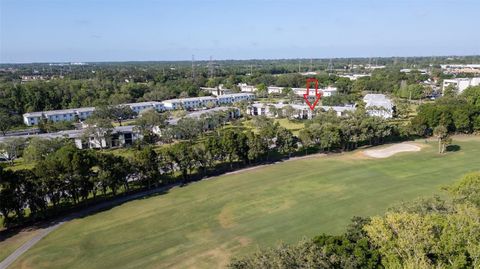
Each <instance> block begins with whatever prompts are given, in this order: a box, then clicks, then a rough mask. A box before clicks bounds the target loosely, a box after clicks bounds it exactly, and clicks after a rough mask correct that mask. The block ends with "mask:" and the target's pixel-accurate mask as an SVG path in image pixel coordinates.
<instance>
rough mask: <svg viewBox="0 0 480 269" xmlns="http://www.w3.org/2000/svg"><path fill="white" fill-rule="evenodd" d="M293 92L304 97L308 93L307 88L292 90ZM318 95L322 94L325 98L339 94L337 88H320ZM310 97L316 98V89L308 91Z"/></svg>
mask: <svg viewBox="0 0 480 269" xmlns="http://www.w3.org/2000/svg"><path fill="white" fill-rule="evenodd" d="M292 90H293V92H294V93H295V94H297V95H300V96H303V95H304V94H306V93H307V89H306V88H292ZM318 93H321V94H322V96H323V97H329V96H332V95H335V94H337V88H336V87H331V86H328V87H326V88H319V89H318ZM308 95H309V96H315V88H313V89H309V91H308Z"/></svg>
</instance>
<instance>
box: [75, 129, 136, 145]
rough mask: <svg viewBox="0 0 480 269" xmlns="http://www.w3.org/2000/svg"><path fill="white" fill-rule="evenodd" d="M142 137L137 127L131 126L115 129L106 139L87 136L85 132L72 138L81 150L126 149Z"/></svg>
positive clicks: (78, 133)
mask: <svg viewBox="0 0 480 269" xmlns="http://www.w3.org/2000/svg"><path fill="white" fill-rule="evenodd" d="M141 137H142V136H141V134H140V133H139V132H138V131H137V130H136V129H135V126H130V125H127V126H117V127H115V128H114V129H113V131H112V133H111V134H110V135H109V136H108V137H107V138H106V139H105V138H102V139H98V138H96V137H95V136H93V135H90V136H86V135H85V134H84V130H82V132H77V133H74V134H72V135H71V136H70V138H71V139H73V140H74V142H75V146H77V148H79V149H89V148H90V149H99V148H110V147H114V148H115V147H125V146H129V145H133V143H134V142H135V141H137V140H138V139H141Z"/></svg>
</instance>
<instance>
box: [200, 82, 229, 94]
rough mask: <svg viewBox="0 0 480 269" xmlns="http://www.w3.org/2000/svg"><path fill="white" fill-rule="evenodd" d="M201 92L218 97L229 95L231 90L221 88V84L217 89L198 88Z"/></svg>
mask: <svg viewBox="0 0 480 269" xmlns="http://www.w3.org/2000/svg"><path fill="white" fill-rule="evenodd" d="M200 89H202V90H203V91H205V92H207V93H209V94H211V95H213V96H220V95H224V94H231V93H233V91H232V90H231V89H226V88H224V87H223V84H220V85H218V86H217V87H214V88H208V87H200Z"/></svg>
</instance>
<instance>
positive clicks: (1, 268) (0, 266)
mask: <svg viewBox="0 0 480 269" xmlns="http://www.w3.org/2000/svg"><path fill="white" fill-rule="evenodd" d="M177 185H178V184H175V185H170V186H164V187H160V188H156V189H152V190H146V191H141V192H138V193H132V194H130V195H127V196H121V197H118V198H115V199H114V200H110V201H106V202H102V203H100V204H97V205H94V206H92V207H89V208H86V209H84V210H81V211H79V212H76V213H73V214H70V215H68V216H66V217H64V218H61V219H58V220H56V221H52V222H50V223H49V224H48V225H47V227H46V228H41V229H40V231H39V233H38V234H37V235H36V236H35V237H33V238H32V239H30V240H28V241H27V242H26V243H25V244H23V245H22V246H21V247H19V248H18V249H17V250H15V251H14V252H13V253H12V254H10V255H9V256H8V257H7V258H5V260H3V261H2V262H0V269H7V268H8V267H9V266H10V265H11V264H12V263H13V262H14V261H15V260H17V259H18V258H19V257H20V256H21V255H22V254H24V253H25V252H27V251H28V250H29V249H30V248H32V247H33V246H34V245H35V244H36V243H38V241H40V240H41V239H42V238H44V237H45V236H47V235H48V234H49V233H51V232H53V231H55V230H56V229H58V228H59V227H60V226H62V224H64V223H65V222H68V221H70V220H73V219H75V218H79V217H82V216H85V215H88V214H90V213H93V212H96V211H99V210H102V209H105V208H108V207H112V206H115V205H119V204H121V203H124V202H127V201H130V200H135V199H138V198H141V197H144V196H148V195H151V194H156V193H160V192H164V191H166V190H168V189H170V188H172V187H174V186H177Z"/></svg>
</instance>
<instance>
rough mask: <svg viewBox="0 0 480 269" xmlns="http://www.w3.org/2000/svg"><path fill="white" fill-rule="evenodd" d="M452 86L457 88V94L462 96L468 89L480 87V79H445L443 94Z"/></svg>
mask: <svg viewBox="0 0 480 269" xmlns="http://www.w3.org/2000/svg"><path fill="white" fill-rule="evenodd" d="M450 85H453V86H454V87H455V89H456V90H457V94H461V93H462V92H463V91H464V90H465V89H466V88H468V87H473V86H478V85H480V77H476V78H454V79H445V80H444V81H443V86H442V93H443V92H444V91H445V89H446V88H447V87H448V86H450Z"/></svg>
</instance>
